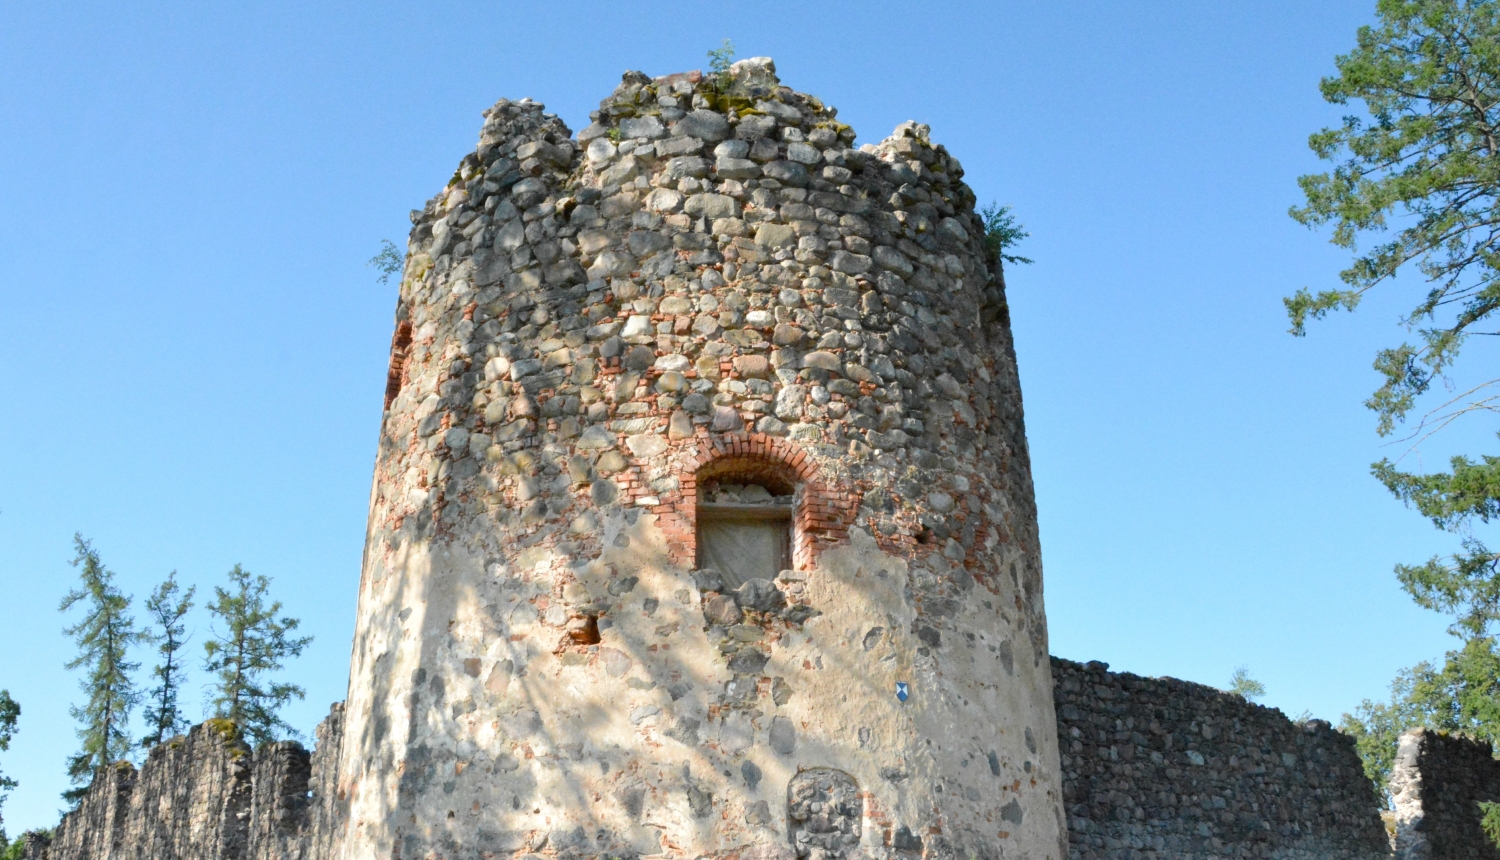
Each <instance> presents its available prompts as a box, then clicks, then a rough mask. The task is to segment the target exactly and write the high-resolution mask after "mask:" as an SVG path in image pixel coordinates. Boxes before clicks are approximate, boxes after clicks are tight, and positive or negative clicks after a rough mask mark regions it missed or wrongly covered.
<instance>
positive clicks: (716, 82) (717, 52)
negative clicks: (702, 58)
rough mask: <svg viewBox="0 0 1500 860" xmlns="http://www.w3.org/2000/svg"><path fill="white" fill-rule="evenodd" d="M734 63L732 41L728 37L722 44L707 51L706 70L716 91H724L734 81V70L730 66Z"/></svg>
mask: <svg viewBox="0 0 1500 860" xmlns="http://www.w3.org/2000/svg"><path fill="white" fill-rule="evenodd" d="M733 65H734V43H733V42H731V41H729V40H728V39H725V40H724V44H722V45H720V46H719V47H717V48H715V49H713V50H712V51H709V52H708V72H709V75H710V76H711V77H712V78H713V86H714V90H715V91H716V92H721V93H722V92H724V91H726V90H728V89H729V85H730V84H731V83H732V82H733V81H734V72H733V71H731V69H730V67H731V66H733Z"/></svg>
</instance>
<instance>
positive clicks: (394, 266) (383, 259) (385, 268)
mask: <svg viewBox="0 0 1500 860" xmlns="http://www.w3.org/2000/svg"><path fill="white" fill-rule="evenodd" d="M365 265H366V266H372V267H374V269H375V271H377V272H379V273H380V277H378V278H376V279H375V280H377V281H379V282H381V283H382V284H388V283H390V281H391V275H396V274H400V272H401V267H402V266H404V265H406V255H405V254H403V253H401V250H400V249H399V248H397V247H396V243H395V242H392V241H391V240H390V239H381V240H380V253H378V254H376V255H375V256H373V257H371V258H370V259H369V260H368V261H367V262H366V263H365Z"/></svg>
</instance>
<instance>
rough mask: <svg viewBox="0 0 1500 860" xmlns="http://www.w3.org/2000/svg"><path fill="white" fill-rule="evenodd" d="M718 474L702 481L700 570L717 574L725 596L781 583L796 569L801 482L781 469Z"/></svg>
mask: <svg viewBox="0 0 1500 860" xmlns="http://www.w3.org/2000/svg"><path fill="white" fill-rule="evenodd" d="M715 471H716V472H718V474H711V475H707V476H704V475H701V474H700V476H699V479H698V510H697V521H698V522H697V525H698V540H697V544H698V567H699V568H702V569H712V570H714V571H715V572H717V573H718V574H719V578H720V580H721V582H722V590H723V591H725V592H730V591H734V590H736V589H738V588H739V587H740V586H741V585H743V584H745V582H746V581H748V580H751V579H764V580H774V579H776V577H777V575H778V574H780V573H781V571H783V570H788V569H791V567H792V552H793V547H794V546H795V543H796V536H795V534H794V530H795V525H794V522H795V517H794V516H793V513H794V511H795V510H796V504H797V490H798V487H797V484H796V482H795V481H794V480H792V479H790V478H788V477H786V476H784V475H781V474H779V473H778V471H779V470H778V471H771V470H767V469H764V468H761V469H754V470H745V469H740V470H723V471H721V470H715Z"/></svg>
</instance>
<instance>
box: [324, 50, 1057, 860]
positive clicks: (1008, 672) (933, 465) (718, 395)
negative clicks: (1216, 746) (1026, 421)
mask: <svg viewBox="0 0 1500 860" xmlns="http://www.w3.org/2000/svg"><path fill="white" fill-rule="evenodd" d="M593 119H594V122H593V123H592V124H591V125H590V126H589V127H588V128H585V129H584V130H583V131H582V132H580V133H579V134H578V136H577V137H576V138H574V137H573V135H572V134H571V132H570V131H569V130H568V129H567V128H566V126H564V125H563V123H562V122H560V121H559V120H558V119H557V118H556V117H553V116H551V115H549V114H546V113H544V112H543V107H542V106H541V105H539V104H535V103H532V102H530V101H521V102H510V101H505V100H502V101H501V102H499V103H497V104H496V105H495V106H494V107H492V108H490V109H489V110H488V111H486V112H485V124H484V128H483V131H482V134H481V137H480V143H479V146H478V149H477V150H476V151H475V152H474V153H472V154H470V155H468V156H466V157H465V158H464V159H463V161H462V163H461V164H460V165H459V168H458V170H457V171H455V173H454V175H453V179H452V181H451V182H450V183H449V184H448V186H447V188H446V189H444V191H443V192H442V193H441V194H439V195H438V196H437V197H435V198H434V199H433V200H432V201H430V202H429V203H428V204H427V206H426V207H425V208H424V209H423V210H421V211H416V212H413V213H412V219H413V223H414V225H415V226H414V229H413V230H412V234H411V240H410V243H409V245H408V256H407V261H406V268H405V271H404V275H403V279H402V283H401V292H400V299H399V303H398V307H397V312H396V317H397V319H396V333H395V336H394V338H393V344H392V357H391V368H390V373H389V378H388V384H387V390H386V413H385V417H384V420H383V424H382V428H381V436H380V447H379V453H378V458H377V462H376V472H375V481H374V488H373V492H372V497H371V508H370V520H369V534H368V541H367V545H366V551H365V562H364V570H363V574H362V579H361V585H360V599H359V614H358V619H357V629H356V634H355V641H354V653H353V663H352V669H351V678H350V692H349V699H348V705H347V708H346V719H347V730H346V732H345V747H344V751H343V756H342V762H344V765H343V768H344V770H343V773H342V775H341V779H340V783H339V784H340V791H341V793H343V794H345V796H346V797H347V800H348V802H349V810H350V818H349V829H348V832H347V833H346V834H345V838H344V840H343V844H344V848H343V852H344V853H343V856H345V857H349V858H355V857H359V858H366V857H372V856H379V857H399V858H405V860H414V858H450V857H453V858H457V857H510V856H519V855H523V854H528V853H530V854H556V855H558V856H589V857H592V856H620V857H627V856H640V855H664V856H673V857H679V856H680V857H701V856H712V857H745V858H749V857H763V858H772V857H778V858H788V860H789V858H793V857H827V858H837V857H855V856H868V857H898V856H927V857H949V856H953V857H958V856H962V857H969V856H978V857H1000V856H1028V857H1037V858H1043V857H1046V858H1053V860H1063V857H1064V855H1066V843H1065V830H1064V827H1063V822H1062V818H1061V815H1062V812H1061V793H1060V788H1059V776H1058V764H1057V742H1056V737H1055V720H1054V716H1053V711H1052V686H1051V679H1050V668H1049V662H1048V660H1047V639H1046V625H1045V617H1044V612H1043V604H1042V577H1041V564H1040V553H1039V549H1038V546H1037V530H1036V513H1035V504H1034V500H1033V492H1032V484H1031V477H1030V471H1029V465H1028V457H1027V450H1026V442H1025V435H1024V428H1023V423H1022V411H1021V394H1020V388H1019V383H1018V380H1017V373H1016V365H1015V357H1014V351H1013V349H1012V346H1011V337H1010V330H1009V319H1008V314H1007V311H1006V304H1005V295H1004V283H1003V279H1002V277H1001V275H1000V270H999V266H998V263H997V262H996V261H995V258H994V253H993V251H992V250H990V249H987V248H986V246H985V237H984V229H983V224H982V223H981V221H980V219H979V218H977V217H976V215H975V213H974V195H973V194H972V192H971V191H970V190H969V189H968V188H967V186H965V185H964V184H963V183H962V181H961V176H962V169H961V168H960V166H959V164H958V162H957V160H955V159H954V158H952V157H951V156H950V155H948V153H947V152H946V151H945V150H944V148H943V147H941V146H937V145H934V144H932V143H931V141H930V140H929V137H928V130H927V128H926V127H924V126H921V125H917V124H915V123H906V124H903V125H902V126H901V127H899V128H898V129H897V130H896V132H895V133H894V135H893V136H891V137H889V138H887V139H886V140H884V141H882V142H881V143H879V144H877V145H875V146H865V147H862V148H860V149H855V148H852V142H853V140H854V134H853V131H852V130H851V129H849V128H848V127H847V126H845V125H842V124H840V123H839V122H838V121H837V120H836V118H835V111H834V110H833V109H832V108H829V107H827V106H825V105H823V104H822V103H821V102H819V101H818V100H817V99H816V98H813V97H811V96H807V95H803V94H800V93H796V92H793V91H792V90H790V89H788V88H786V87H783V86H781V85H780V83H779V81H777V80H776V78H775V74H774V67H773V66H772V65H771V64H770V63H769V61H764V60H753V61H745V62H742V63H739V64H736V66H735V68H734V71H733V73H732V74H731V75H728V76H724V77H712V76H710V77H708V78H704V77H702V76H700V75H698V74H696V73H694V74H691V75H675V76H668V77H665V78H656V79H652V78H649V77H646V76H645V75H642V74H639V73H628V74H627V75H626V76H625V79H624V81H623V82H622V83H621V85H620V87H619V88H618V89H616V91H615V92H614V93H613V94H612V95H611V96H610V97H609V98H608V99H606V100H605V101H604V102H603V103H602V104H601V106H600V110H599V111H598V112H596V113H595V114H594V117H593ZM726 499H727V500H729V501H730V502H735V503H736V504H729V505H725V504H723V502H724V501H725V500H726ZM740 502H743V504H739V503H740ZM757 504H762V505H765V506H767V507H766V509H765V510H761V509H759V508H757V507H756V505H757ZM774 505H784V508H783V509H782V510H783V512H784V514H785V516H786V518H787V525H786V526H785V528H787V529H788V530H789V541H788V549H787V551H786V558H787V559H788V562H787V565H786V568H785V569H783V570H780V571H776V570H771V571H769V572H768V573H767V575H766V576H765V577H764V578H755V579H752V580H750V581H748V582H745V583H743V584H739V583H738V582H734V581H732V580H733V579H734V577H732V576H731V575H730V572H728V571H716V570H714V569H708V568H704V567H702V566H700V564H701V563H700V559H702V558H703V557H704V553H705V552H706V551H707V547H706V546H704V545H700V530H701V531H702V532H703V534H708V532H707V526H706V525H705V523H707V521H708V516H709V514H708V513H707V512H710V511H719V512H722V511H724V510H728V511H730V512H731V513H732V514H737V515H744V516H747V517H749V518H750V519H751V520H753V521H755V522H780V521H779V520H775V519H774V518H773V519H767V517H766V514H767V513H768V512H769V513H775V511H771V510H770V507H771V506H774ZM716 516H717V514H716ZM700 519H702V520H703V522H700ZM717 521H718V520H715V522H717ZM772 532H774V528H772ZM733 537H734V535H733V534H731V538H733ZM755 539H757V540H758V539H759V538H755ZM747 540H751V539H750V538H747ZM748 545H749V544H748V543H747V546H748ZM729 546H731V548H732V547H733V544H732V543H731V544H730V545H729ZM752 555H753V554H752ZM744 557H745V558H750V557H751V556H750V555H746V556H744ZM740 560H741V559H740V558H739V557H735V558H732V559H731V560H730V563H731V564H739V563H740Z"/></svg>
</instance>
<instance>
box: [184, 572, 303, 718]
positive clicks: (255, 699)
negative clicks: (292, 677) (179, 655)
mask: <svg viewBox="0 0 1500 860" xmlns="http://www.w3.org/2000/svg"><path fill="white" fill-rule="evenodd" d="M270 586H271V580H269V579H267V578H266V577H265V576H252V575H251V574H250V572H249V571H247V570H245V569H243V568H242V567H240V566H239V565H235V566H234V569H233V570H231V571H230V572H229V588H227V589H225V588H219V587H215V588H214V601H213V602H212V603H210V604H208V611H209V612H210V613H212V614H213V615H214V616H215V618H217V619H218V623H219V624H220V625H221V626H220V628H219V629H215V630H214V631H213V638H211V639H209V640H208V641H207V642H204V643H203V648H204V652H205V657H204V664H203V665H204V668H205V669H207V670H208V672H209V673H211V674H212V675H213V676H214V683H213V688H212V689H213V699H212V703H211V707H212V709H213V712H214V715H215V716H216V717H222V718H226V719H229V720H233V721H234V722H235V723H236V724H237V725H239V726H240V727H241V728H242V729H243V730H244V731H245V733H246V734H247V735H249V736H250V737H251V738H252V739H253V740H254V741H255V742H256V743H257V744H262V743H266V742H268V741H273V740H276V738H277V736H278V735H283V734H289V735H295V734H296V732H295V731H294V730H293V729H292V727H291V726H289V725H287V723H286V722H285V721H284V720H283V719H282V718H281V716H280V711H281V709H282V707H284V706H285V705H286V703H287V702H289V701H291V700H292V699H294V698H295V699H301V698H302V697H303V696H304V695H305V691H304V690H303V689H302V688H301V687H299V686H297V685H296V684H288V683H285V682H282V681H277V680H275V678H274V673H276V672H280V671H282V670H283V669H284V668H286V665H285V661H286V660H287V658H289V657H295V656H297V655H299V654H301V653H302V650H303V649H304V648H306V647H307V645H308V643H310V642H312V637H311V636H301V637H298V636H293V635H291V634H292V633H293V631H295V630H296V629H297V627H298V625H299V624H300V623H301V622H300V621H298V620H297V619H296V618H290V617H287V616H282V617H280V618H278V617H277V613H279V612H280V611H281V602H280V601H269V600H268V596H267V592H268V591H269V589H270Z"/></svg>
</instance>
